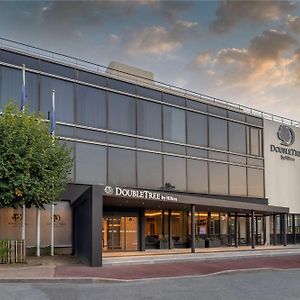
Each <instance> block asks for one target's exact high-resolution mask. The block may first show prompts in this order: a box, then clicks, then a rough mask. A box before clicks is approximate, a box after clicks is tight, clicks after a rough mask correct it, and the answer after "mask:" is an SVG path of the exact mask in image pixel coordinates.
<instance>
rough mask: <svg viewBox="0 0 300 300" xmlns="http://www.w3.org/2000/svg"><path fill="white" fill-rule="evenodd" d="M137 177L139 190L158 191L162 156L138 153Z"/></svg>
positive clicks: (160, 183) (160, 180)
mask: <svg viewBox="0 0 300 300" xmlns="http://www.w3.org/2000/svg"><path fill="white" fill-rule="evenodd" d="M137 175H138V186H139V187H140V188H148V189H152V188H153V189H160V188H161V187H162V156H161V155H160V154H154V153H146V152H138V153H137Z"/></svg>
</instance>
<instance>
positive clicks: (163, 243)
mask: <svg viewBox="0 0 300 300" xmlns="http://www.w3.org/2000/svg"><path fill="white" fill-rule="evenodd" d="M170 248H171V249H172V248H174V242H173V241H171V247H170ZM159 249H169V241H167V240H166V241H165V240H159Z"/></svg>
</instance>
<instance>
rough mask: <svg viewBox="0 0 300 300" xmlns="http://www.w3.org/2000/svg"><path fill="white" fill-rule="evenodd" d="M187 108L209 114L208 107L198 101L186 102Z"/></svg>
mask: <svg viewBox="0 0 300 300" xmlns="http://www.w3.org/2000/svg"><path fill="white" fill-rule="evenodd" d="M186 107H188V108H192V109H195V110H199V111H204V112H207V105H206V104H204V103H201V102H198V101H193V100H189V99H188V100H186Z"/></svg>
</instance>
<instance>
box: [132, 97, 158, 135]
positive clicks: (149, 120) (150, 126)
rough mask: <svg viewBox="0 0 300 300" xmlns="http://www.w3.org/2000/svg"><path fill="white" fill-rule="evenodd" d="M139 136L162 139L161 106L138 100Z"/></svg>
mask: <svg viewBox="0 0 300 300" xmlns="http://www.w3.org/2000/svg"><path fill="white" fill-rule="evenodd" d="M137 103H138V116H137V118H138V129H137V131H138V135H143V136H148V137H153V138H158V139H161V138H162V115H161V105H160V104H156V103H151V102H148V101H142V100H138V102H137Z"/></svg>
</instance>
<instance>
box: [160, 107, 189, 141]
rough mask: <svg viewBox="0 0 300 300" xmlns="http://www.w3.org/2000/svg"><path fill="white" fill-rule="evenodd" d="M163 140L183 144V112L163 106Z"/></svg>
mask: <svg viewBox="0 0 300 300" xmlns="http://www.w3.org/2000/svg"><path fill="white" fill-rule="evenodd" d="M164 138H165V139H166V140H171V141H176V142H182V143H185V111H184V110H181V109H178V108H174V107H168V106H164Z"/></svg>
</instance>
